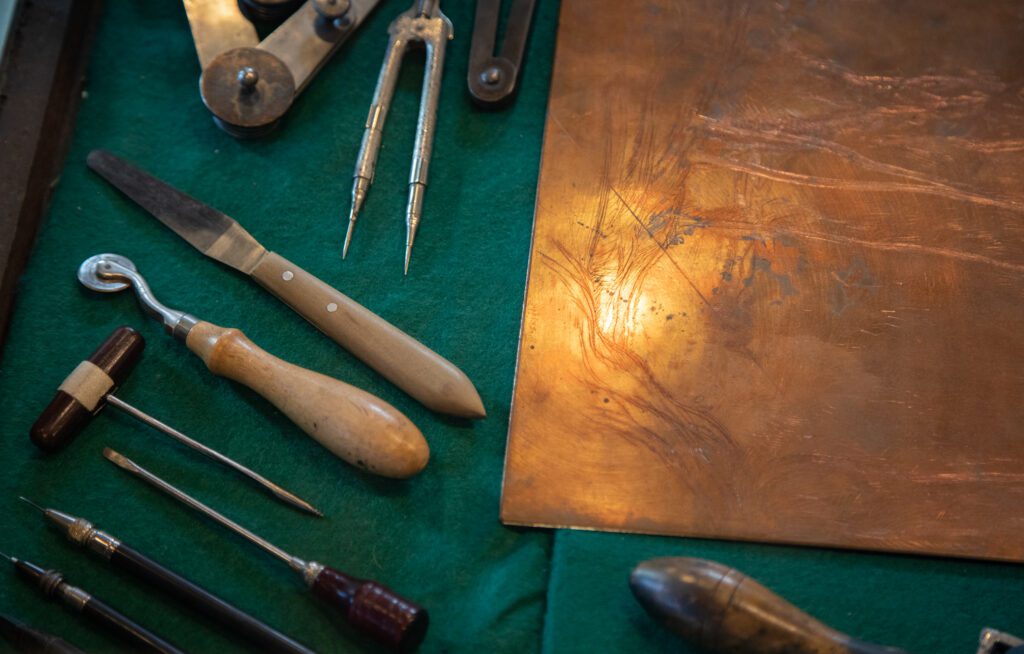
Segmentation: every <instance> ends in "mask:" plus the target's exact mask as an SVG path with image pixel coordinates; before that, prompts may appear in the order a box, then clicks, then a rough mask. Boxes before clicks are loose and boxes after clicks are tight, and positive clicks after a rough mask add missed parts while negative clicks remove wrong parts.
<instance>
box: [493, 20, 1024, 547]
mask: <svg viewBox="0 0 1024 654" xmlns="http://www.w3.org/2000/svg"><path fill="white" fill-rule="evenodd" d="M561 11H562V15H561V22H560V31H559V36H558V45H557V56H556V62H555V70H554V77H553V81H552V89H551V99H550V105H549V109H548V117H547V128H546V133H545V141H544V150H543V157H542V166H541V180H540V186H539V191H538V198H537V211H536V222H535V226H534V238H533V246H532V254H531V260H530V269H529V283H528V290H527V297H526V307H525V310H524V317H523V329H522V339H521V342H520V352H519V365H518V371H517V378H516V385H515V393H514V401H513V411H512V421H511V431H510V436H509V444H508V452H507V461H506V469H505V481H504V490H503V497H502V519H503V520H504V521H505V522H507V523H512V524H522V525H544V526H558V527H580V528H592V529H607V530H617V531H618V530H622V531H636V532H647V533H659V534H679V535H689V536H701V537H716V538H728V539H741V540H763V541H774V542H785V543H801V544H815V545H828V546H840V547H854V548H865V549H874V550H891V551H899V552H921V553H935V554H948V555H955V556H966V557H982V558H992V559H1007V560H1022V559H1024V538H1021V534H1022V533H1024V465H1022V464H1024V402H1022V400H1024V303H1022V299H1024V298H1022V291H1024V5H1022V4H1021V3H1019V2H1010V1H1000V0H992V1H987V2H974V1H970V2H967V1H956V2H938V3H936V2H931V1H926V0H908V1H905V2H888V1H870V0H860V1H853V0H851V1H846V2H828V1H825V2H806V3H805V2H785V1H779V2H750V3H742V2H728V1H723V0H707V1H701V0H650V1H646V2H611V1H601V2H595V1H593V0H563V3H562V10H561Z"/></svg>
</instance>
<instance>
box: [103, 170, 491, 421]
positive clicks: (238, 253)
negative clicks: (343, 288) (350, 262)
mask: <svg viewBox="0 0 1024 654" xmlns="http://www.w3.org/2000/svg"><path fill="white" fill-rule="evenodd" d="M88 163H89V167H90V168H92V169H93V170H94V171H96V172H97V173H99V174H100V175H101V176H102V177H103V178H104V179H106V180H107V181H108V182H110V183H111V184H113V185H114V186H116V187H117V188H118V189H120V190H121V192H122V193H124V194H125V195H127V196H128V197H129V198H131V199H132V200H134V201H135V202H136V203H138V204H139V206H141V207H142V208H143V209H145V210H146V211H148V212H149V213H151V214H152V215H153V216H154V217H156V219H157V220H159V221H160V222H162V223H163V224H164V225H166V226H167V227H170V228H171V229H172V230H173V231H174V233H176V234H177V235H178V236H180V237H182V238H183V239H185V240H186V241H188V242H189V243H191V244H192V246H193V247H195V248H196V249H197V250H199V251H200V252H202V253H203V254H205V255H206V256H208V257H210V258H212V259H216V260H217V261H220V262H221V263H223V264H226V265H228V266H231V267H232V268H234V269H236V270H239V271H241V272H243V273H245V274H246V275H249V276H250V277H252V278H253V279H255V280H256V281H257V282H258V283H259V284H260V286H262V287H263V288H265V289H267V290H268V291H270V292H271V293H272V294H274V295H275V296H277V298H278V299H279V300H282V301H283V302H284V303H285V304H287V305H288V306H290V307H291V308H292V309H294V310H295V311H296V312H297V313H298V314H299V315H301V316H302V317H303V318H305V319H306V320H308V321H309V322H311V323H313V325H314V326H316V328H317V329H319V330H320V331H322V332H323V333H324V334H327V336H329V337H330V338H331V339H332V340H334V341H335V342H337V343H338V344H339V345H341V346H342V347H344V348H345V349H346V350H348V351H349V352H351V353H352V354H353V355H355V356H356V357H358V358H359V359H360V360H361V361H363V362H364V363H365V364H366V365H368V366H370V367H371V368H373V369H374V370H376V371H377V372H379V373H380V374H381V375H383V376H384V377H385V378H386V379H388V381H390V382H391V383H393V384H394V385H395V386H398V387H399V388H401V389H402V390H403V391H405V392H406V393H408V394H409V395H411V396H412V397H414V398H415V399H416V400H418V401H419V402H420V403H421V404H423V405H424V406H425V407H427V408H428V409H431V410H433V411H437V412H439V413H446V414H450V415H454V416H460V417H465V418H473V419H479V418H484V417H486V415H487V414H486V411H485V410H484V406H483V403H482V402H481V401H480V395H479V394H478V393H477V392H476V388H474V386H473V382H471V381H470V380H469V378H468V377H467V376H466V375H465V373H463V372H462V371H461V370H459V369H458V368H457V367H455V365H454V364H453V363H451V362H450V361H448V360H447V359H445V358H444V357H442V356H441V355H439V354H437V353H436V352H434V351H433V350H431V349H430V348H428V347H426V346H425V345H423V344H422V343H420V342H419V341H417V340H416V339H414V338H412V337H411V336H409V335H408V334H406V333H405V332H403V331H402V330H400V329H398V328H397V327H395V326H394V325H392V324H391V323H389V322H387V321H386V320H384V319H383V318H381V317H380V316H378V315H376V314H375V313H373V312H372V311H370V310H369V309H367V308H366V307H363V306H362V305H360V304H359V303H357V302H356V301H354V300H352V299H351V298H349V297H348V296H346V295H343V294H342V293H341V292H340V291H338V290H337V289H335V288H333V287H331V286H329V285H327V284H326V283H324V282H323V281H321V280H320V279H318V278H316V277H314V276H313V275H311V274H310V273H308V272H306V271H305V270H303V269H302V268H299V267H298V266H296V265H295V264H294V263H292V262H290V261H288V260H287V259H285V258H284V257H282V256H280V255H279V254H276V253H274V252H270V251H269V250H267V249H265V248H264V247H263V246H262V245H260V244H259V242H257V241H256V239H254V238H253V237H252V236H251V235H250V234H249V232H247V231H245V229H243V228H242V226H241V225H239V224H238V223H237V222H235V221H234V220H233V219H232V218H230V217H228V216H226V215H225V214H223V213H221V212H220V211H217V210H216V209H213V208H211V207H208V206H206V205H205V204H203V203H201V202H199V201H198V200H196V199H194V198H192V197H190V196H188V195H186V194H184V193H182V192H181V191H179V190H177V189H175V188H173V187H171V186H169V185H168V184H166V183H164V182H162V181H160V180H159V179H157V178H155V177H153V176H152V175H150V174H149V173H146V172H144V171H142V170H139V169H138V168H136V167H135V166H133V165H131V164H129V163H128V162H126V161H124V160H122V159H119V158H118V157H116V156H114V155H112V154H110V153H109V152H106V151H103V150H93V151H92V152H91V153H90V154H89V158H88Z"/></svg>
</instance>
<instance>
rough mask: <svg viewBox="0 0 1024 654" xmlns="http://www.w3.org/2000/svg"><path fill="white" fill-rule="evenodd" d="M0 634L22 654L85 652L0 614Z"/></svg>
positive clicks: (81, 653) (71, 653)
mask: <svg viewBox="0 0 1024 654" xmlns="http://www.w3.org/2000/svg"><path fill="white" fill-rule="evenodd" d="M0 636H2V637H3V638H4V640H6V641H7V642H8V644H10V646H11V647H13V648H14V651H16V652H23V653H24V654H85V653H84V652H82V650H80V649H78V648H77V647H75V646H74V645H72V644H71V643H69V642H66V641H64V640H62V639H61V638H58V637H57V636H54V635H53V634H48V633H46V632H44V631H40V630H38V629H33V628H32V627H30V626H28V625H27V624H24V623H22V622H18V621H17V620H15V619H14V618H11V617H8V616H6V615H3V614H0Z"/></svg>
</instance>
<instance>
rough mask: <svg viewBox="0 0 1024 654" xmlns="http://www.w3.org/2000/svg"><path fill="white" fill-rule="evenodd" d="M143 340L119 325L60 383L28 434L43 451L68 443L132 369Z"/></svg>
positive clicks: (130, 330) (140, 353)
mask: <svg viewBox="0 0 1024 654" xmlns="http://www.w3.org/2000/svg"><path fill="white" fill-rule="evenodd" d="M145 347H146V341H145V340H144V339H143V338H142V335H141V334H139V332H137V331H135V330H134V329H132V328H131V327H127V326H124V327H118V328H117V329H115V330H114V331H113V333H112V334H110V336H108V337H107V339H106V340H105V341H103V343H101V344H100V346H99V347H98V348H96V351H95V352H93V353H92V354H91V355H90V356H89V358H88V359H86V360H85V361H82V362H81V363H79V364H78V367H76V368H75V369H74V370H73V371H72V372H71V374H70V375H68V376H67V377H66V378H65V379H64V381H63V382H62V383H61V385H60V388H58V389H57V393H56V395H55V396H54V398H53V399H52V400H50V404H48V405H47V407H46V408H45V409H44V410H43V412H42V413H41V414H39V417H38V418H37V419H36V421H35V423H34V424H33V425H32V428H31V429H30V430H29V436H30V437H31V438H32V442H33V443H35V444H36V445H37V446H38V447H39V448H40V449H42V450H44V451H46V452H54V451H56V450H59V449H60V448H62V447H64V446H65V445H67V444H68V443H70V442H71V441H72V440H73V439H74V438H75V436H77V435H78V433H79V432H80V431H82V429H84V428H85V426H86V425H87V424H89V421H90V420H92V417H93V416H94V415H95V414H96V413H97V412H98V411H99V410H100V409H101V408H102V407H103V403H104V401H105V400H106V397H107V395H108V394H109V393H111V392H113V391H114V390H115V389H116V388H117V387H118V386H119V385H120V384H121V383H122V382H124V380H125V379H127V377H128V374H129V373H130V372H131V371H132V369H133V368H135V364H136V363H138V361H139V358H140V357H141V356H142V350H143V348H145Z"/></svg>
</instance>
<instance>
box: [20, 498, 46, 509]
mask: <svg viewBox="0 0 1024 654" xmlns="http://www.w3.org/2000/svg"><path fill="white" fill-rule="evenodd" d="M18 499H19V500H21V501H22V502H24V503H25V504H28V505H29V506H31V507H33V508H36V509H39V511H41V512H42V513H46V509H44V508H43V507H41V506H39V505H38V504H36V503H35V502H33V501H32V500H30V499H28V498H27V497H25V496H24V495H19V496H18Z"/></svg>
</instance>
